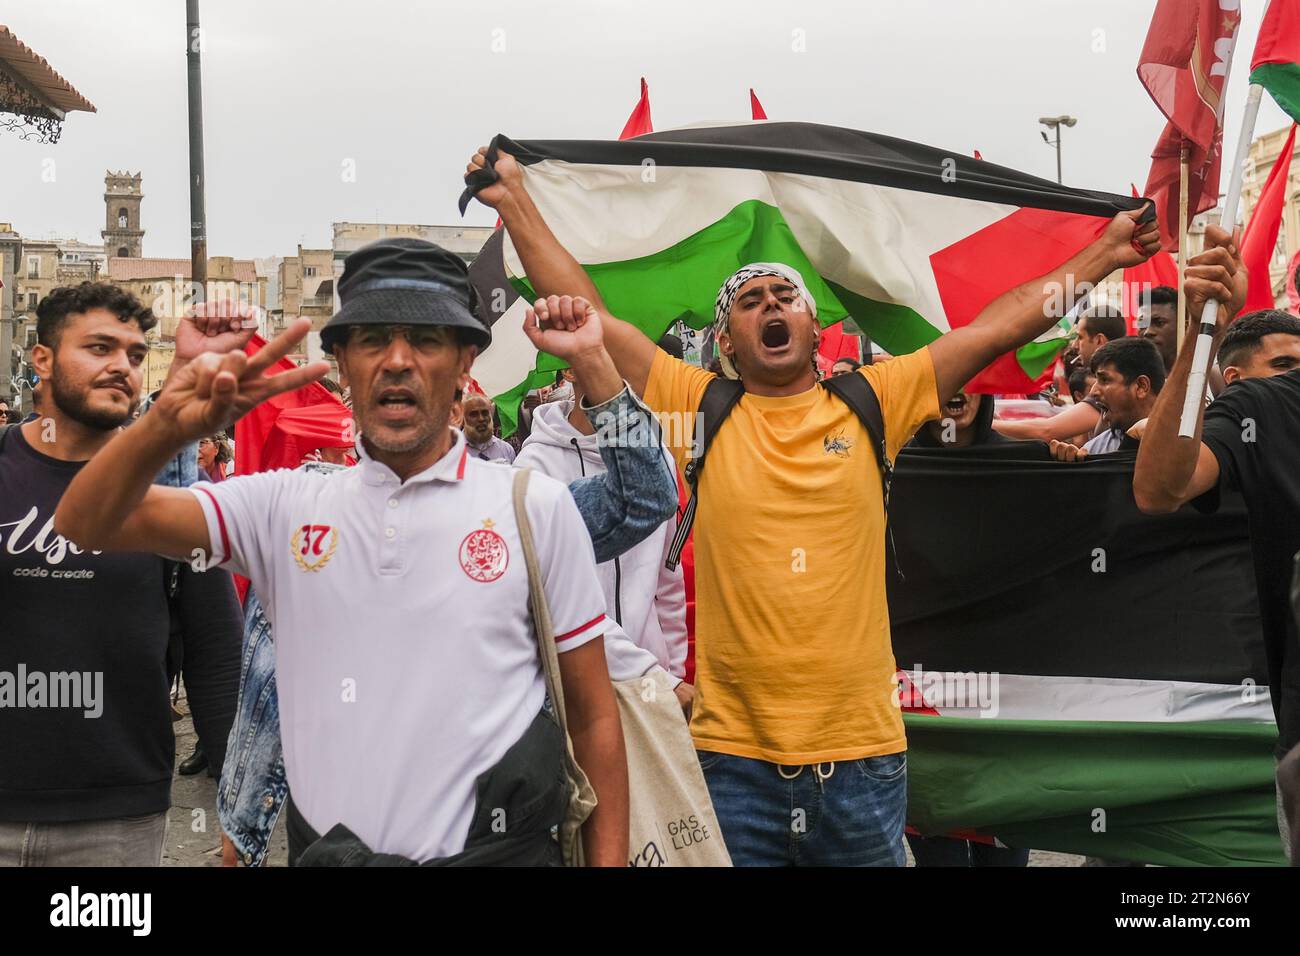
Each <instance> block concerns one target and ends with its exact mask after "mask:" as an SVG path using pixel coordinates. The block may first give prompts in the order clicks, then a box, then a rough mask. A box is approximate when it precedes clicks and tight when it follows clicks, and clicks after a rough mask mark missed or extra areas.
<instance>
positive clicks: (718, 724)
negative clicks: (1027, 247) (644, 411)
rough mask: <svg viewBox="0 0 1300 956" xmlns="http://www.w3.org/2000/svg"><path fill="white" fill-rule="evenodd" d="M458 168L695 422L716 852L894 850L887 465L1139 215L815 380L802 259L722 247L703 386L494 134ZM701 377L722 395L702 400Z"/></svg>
mask: <svg viewBox="0 0 1300 956" xmlns="http://www.w3.org/2000/svg"><path fill="white" fill-rule="evenodd" d="M466 177H467V180H468V181H469V182H470V183H471V185H472V187H473V188H475V189H476V190H477V196H478V198H479V200H480V201H482V202H483V203H484V204H486V205H488V206H491V207H493V208H495V209H496V210H497V212H498V214H499V215H500V216H501V220H502V222H503V223H504V225H505V228H506V229H507V230H508V232H509V235H510V239H511V241H512V243H513V244H514V248H515V251H516V252H517V253H518V255H519V258H520V260H521V261H522V264H523V269H524V273H525V274H526V275H527V276H528V280H529V282H530V283H531V284H532V286H533V288H534V289H536V290H537V292H538V294H539V295H559V296H564V295H573V296H581V297H583V298H584V299H585V300H586V301H589V302H591V303H592V304H593V306H594V308H595V309H598V310H601V312H602V314H601V326H602V329H603V331H604V334H605V342H606V346H607V348H608V349H609V352H610V354H611V355H612V356H613V357H614V361H615V363H616V364H617V365H618V368H619V371H620V372H621V373H622V375H623V376H624V378H625V379H626V380H627V381H628V383H629V384H630V385H631V387H632V388H633V390H634V391H637V392H638V393H640V394H642V395H644V397H645V400H646V404H648V405H649V406H650V407H651V408H652V409H654V410H655V411H656V412H657V413H660V414H661V415H668V416H671V418H673V419H675V420H680V421H682V422H685V423H687V425H688V426H690V425H694V426H696V427H694V428H689V427H688V428H687V429H683V430H681V431H685V432H686V433H685V434H680V433H679V434H678V435H676V436H674V437H675V439H677V440H676V441H675V442H674V445H673V447H672V448H671V449H670V450H671V451H672V452H673V454H674V456H675V457H676V459H677V463H678V465H679V467H682V468H683V469H684V470H686V466H687V465H688V464H691V465H692V467H691V468H690V469H689V470H687V475H688V477H692V476H698V478H699V480H698V485H697V494H698V498H697V499H695V498H693V499H692V503H691V504H689V505H688V506H687V515H686V516H684V519H683V521H684V523H686V522H687V521H688V519H689V517H690V516H691V515H693V514H694V512H695V510H697V509H698V512H699V516H700V521H699V524H698V526H697V527H696V529H695V561H696V564H695V572H696V582H695V584H696V619H695V620H696V679H697V681H696V694H695V701H694V708H693V712H692V716H691V733H692V736H693V737H694V740H695V745H696V748H697V750H698V752H699V756H700V764H701V768H702V769H703V770H704V776H705V780H706V782H707V783H708V786H709V793H710V795H711V797H712V798H713V805H714V809H715V810H716V811H717V814H718V822H719V824H720V826H721V828H722V833H723V837H724V838H725V840H726V842H727V849H728V850H729V851H730V853H731V857H732V860H733V861H734V862H735V863H736V864H737V865H791V864H797V865H813V866H817V865H830V866H848V865H867V866H872V865H884V866H889V865H895V866H901V865H902V864H903V862H904V859H905V854H904V850H903V826H904V818H905V816H906V810H907V762H906V747H907V742H906V738H905V735H904V731H903V721H902V717H901V714H900V711H899V706H898V694H897V678H896V673H897V670H896V667H895V663H894V656H893V652H892V648H891V646H890V636H889V612H888V606H887V604H886V600H885V573H886V537H887V535H886V513H885V505H886V502H887V500H888V499H887V495H886V493H885V488H886V487H887V481H888V477H889V474H890V470H891V467H892V466H891V465H890V462H892V460H893V458H894V457H895V456H896V455H897V453H898V449H899V448H901V447H902V446H903V445H904V444H905V443H906V442H907V440H908V439H909V438H911V437H912V435H913V434H914V433H915V432H916V430H917V429H918V428H919V427H920V426H921V424H922V423H923V422H925V421H928V420H929V419H932V418H937V417H938V415H939V408H940V406H941V405H942V404H943V403H944V402H945V401H946V400H947V399H948V398H949V397H950V396H952V395H953V394H955V393H956V392H957V391H958V390H959V389H961V388H962V387H963V386H964V385H965V384H966V382H967V381H969V380H970V379H971V378H972V377H973V376H974V375H975V374H976V373H977V372H978V371H979V370H980V369H982V368H983V367H984V366H986V365H988V364H989V363H990V362H992V361H993V360H994V359H996V358H997V357H998V356H999V355H1001V354H1003V353H1005V352H1008V351H1010V350H1011V349H1014V348H1016V347H1017V346H1019V345H1021V344H1023V343H1025V342H1029V341H1031V340H1033V339H1034V338H1035V337H1036V336H1037V335H1039V334H1041V333H1043V332H1045V331H1047V330H1048V329H1049V328H1051V327H1052V326H1053V325H1054V324H1055V322H1056V320H1057V319H1058V318H1059V316H1057V315H1055V314H1054V313H1053V309H1052V307H1051V302H1052V294H1053V292H1056V291H1059V290H1060V289H1061V288H1066V287H1067V282H1066V278H1067V276H1070V277H1071V281H1072V282H1073V284H1074V285H1076V286H1077V285H1078V284H1079V283H1080V282H1082V281H1087V282H1089V283H1096V282H1098V281H1100V280H1101V279H1102V278H1104V277H1105V276H1106V275H1108V274H1109V273H1110V272H1111V271H1113V270H1114V269H1116V268H1121V267H1123V266H1125V265H1127V264H1135V263H1137V262H1141V261H1144V260H1145V259H1147V258H1148V257H1149V256H1150V255H1151V254H1152V253H1154V251H1155V249H1156V244H1157V242H1158V239H1157V236H1156V230H1155V225H1154V223H1152V224H1151V225H1150V226H1141V225H1138V224H1137V223H1136V222H1135V218H1136V217H1135V216H1134V215H1130V214H1127V213H1126V214H1121V215H1119V216H1117V217H1116V218H1115V219H1114V220H1113V221H1112V222H1111V223H1110V224H1109V226H1108V227H1107V228H1106V230H1105V232H1104V233H1103V234H1102V235H1101V236H1100V237H1099V238H1098V240H1097V241H1096V242H1094V243H1093V244H1092V245H1091V246H1089V247H1088V248H1087V249H1085V250H1084V251H1083V252H1081V253H1079V254H1078V255H1077V256H1075V257H1074V258H1073V259H1071V260H1069V261H1068V262H1065V263H1063V264H1062V265H1061V266H1060V268H1058V269H1057V270H1056V271H1055V272H1053V273H1052V274H1050V275H1046V276H1043V277H1041V278H1039V279H1036V280H1033V281H1031V282H1027V283H1025V284H1023V285H1021V286H1019V287H1017V288H1015V289H1012V290H1010V291H1009V292H1007V293H1005V294H1003V295H1002V296H1000V297H999V298H997V299H996V300H994V301H993V302H992V303H990V304H989V305H988V306H987V307H986V308H985V309H984V310H983V312H981V313H980V315H979V316H978V317H977V318H976V319H975V320H974V321H973V322H971V323H970V324H969V325H966V326H964V327H962V328H959V329H955V330H953V331H952V332H949V333H948V334H947V335H944V336H942V337H941V338H939V339H938V340H936V341H935V342H932V343H931V344H930V345H929V346H927V347H926V348H923V349H920V350H918V351H916V352H914V353H912V354H910V355H905V356H900V357H898V358H895V359H892V360H891V361H889V362H886V363H883V364H876V365H868V366H864V367H862V368H861V369H859V370H858V371H857V372H856V373H854V374H855V375H856V376H858V379H859V381H858V382H857V383H856V384H855V385H852V386H849V387H848V388H847V389H840V388H835V389H834V390H832V389H831V388H827V387H822V386H819V385H818V382H817V375H816V367H815V365H814V357H815V355H816V352H817V342H818V337H819V336H820V334H821V327H820V325H819V323H818V322H817V321H816V315H817V303H816V302H815V301H814V300H813V297H812V296H811V295H810V294H809V291H808V289H807V286H806V284H805V282H804V278H803V276H801V275H800V274H799V272H798V270H796V269H794V268H793V267H791V266H790V265H788V264H786V263H779V262H777V263H772V262H758V263H751V264H744V263H737V266H738V267H739V268H738V269H737V271H736V272H734V273H733V274H732V275H731V276H730V277H726V276H719V277H718V279H719V281H721V282H722V286H721V288H720V289H719V291H718V295H717V299H716V302H715V322H714V335H715V340H716V342H717V347H718V354H719V357H720V358H721V360H722V367H723V373H724V375H725V376H726V377H727V378H728V379H731V380H733V381H738V382H739V383H740V386H739V387H737V386H727V385H725V384H724V386H723V387H724V388H725V389H726V391H719V389H718V387H717V386H716V384H715V383H714V378H715V377H714V376H713V375H710V374H709V373H707V372H705V371H703V370H702V369H698V368H694V367H692V366H689V365H687V364H685V363H684V362H681V361H679V360H676V359H673V358H670V357H669V356H667V355H665V354H664V353H662V352H660V351H659V350H658V349H656V348H655V345H654V342H653V341H652V340H651V339H649V338H647V337H646V336H645V335H644V334H642V332H641V331H640V330H639V329H637V328H636V327H634V326H632V325H630V324H628V323H625V322H622V321H619V320H618V319H615V318H613V317H611V316H609V315H608V314H606V313H605V312H604V307H603V303H602V302H601V299H600V295H599V293H598V292H597V290H596V287H595V285H594V284H593V282H592V280H591V278H590V276H588V274H587V273H586V271H584V270H583V268H582V266H581V265H579V263H578V262H577V261H576V260H575V259H574V257H573V256H572V255H570V254H569V253H568V252H567V251H566V250H565V249H564V247H563V246H562V245H561V244H560V242H559V241H558V240H557V239H556V237H555V235H554V234H553V233H552V232H551V230H550V228H549V226H548V225H547V224H546V221H545V220H544V219H543V217H542V215H541V213H540V212H539V210H538V208H537V206H536V204H535V203H534V202H533V201H532V199H531V197H530V196H529V195H528V191H527V189H526V188H525V184H524V174H523V172H522V170H521V169H520V167H519V165H518V164H517V163H516V162H515V161H514V159H513V158H512V157H510V156H509V155H508V154H504V153H500V152H498V154H497V156H496V158H495V160H494V162H493V163H492V164H491V168H489V162H488V158H487V150H486V149H481V150H479V151H478V153H477V154H476V155H475V156H473V157H471V159H470V162H469V164H468V166H467V167H466ZM665 281H669V282H671V281H672V280H671V277H668V278H667V279H666V280H665ZM670 318H671V316H665V317H664V323H665V325H666V324H667V322H668V320H669V319H670ZM849 378H850V376H841V379H849ZM861 380H865V384H866V385H867V386H869V389H858V388H857V386H858V385H861V384H863V383H862V381H861ZM835 381H839V380H835ZM864 391H865V392H867V393H868V394H869V395H870V396H871V398H870V400H863V401H861V402H860V407H861V408H862V409H864V410H865V411H860V410H859V407H851V406H850V404H849V399H848V398H847V397H845V396H846V395H849V394H850V393H854V394H856V395H858V396H860V395H861V394H862V392H864ZM706 392H711V394H713V395H719V394H722V395H727V394H730V395H731V396H732V398H733V401H732V403H731V404H730V405H727V406H725V407H723V406H721V405H718V406H714V405H711V404H709V403H708V402H706V401H705V393H706ZM873 405H874V406H875V421H874V422H872V426H873V427H869V426H868V424H867V423H868V421H869V420H870V419H871V416H870V411H869V409H870V408H871V407H872V406H873ZM714 407H718V408H719V409H720V414H719V413H718V412H712V411H711V409H712V408H714ZM711 416H712V417H711ZM724 419H725V420H724ZM873 428H874V430H873ZM711 429H716V435H715V436H714V438H713V442H712V450H711V451H709V452H708V461H709V463H710V464H709V466H708V471H707V477H703V473H702V471H700V470H699V466H698V464H697V463H694V462H692V457H693V455H692V452H693V449H692V446H693V444H694V443H695V442H696V441H697V440H698V439H699V438H700V437H701V433H702V434H703V435H704V436H705V438H704V442H701V446H705V445H707V443H708V441H709V436H710V435H711V434H712V433H711ZM880 433H883V434H880ZM845 593H853V594H857V595H860V596H861V601H860V611H859V613H858V614H856V615H855V616H853V617H851V618H849V619H847V620H844V621H838V620H837V621H834V622H828V621H827V619H826V617H825V609H826V608H827V607H831V606H835V605H837V604H838V603H840V602H841V600H842V595H843V594H845Z"/></svg>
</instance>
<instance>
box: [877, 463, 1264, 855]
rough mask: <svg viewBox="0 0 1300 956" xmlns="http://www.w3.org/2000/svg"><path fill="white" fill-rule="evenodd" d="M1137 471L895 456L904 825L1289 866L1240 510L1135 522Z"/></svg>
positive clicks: (1127, 466)
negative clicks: (904, 755) (902, 577)
mask: <svg viewBox="0 0 1300 956" xmlns="http://www.w3.org/2000/svg"><path fill="white" fill-rule="evenodd" d="M1133 463H1134V456H1133V455H1132V454H1131V453H1119V454H1115V455H1108V456H1104V457H1100V458H1094V459H1090V460H1088V461H1086V462H1082V463H1076V464H1071V465H1063V464H1061V463H1059V462H1055V461H1052V460H1050V457H1049V456H1048V454H1047V452H1046V449H1045V447H1044V446H1043V445H1042V444H1041V443H1037V442H1014V443H1009V444H1003V445H994V446H983V447H980V446H974V447H971V448H965V449H960V448H959V449H936V450H928V449H927V450H907V451H904V452H903V453H902V454H901V455H899V457H898V461H897V463H896V471H895V478H894V484H893V491H892V495H891V500H890V527H891V529H892V530H893V533H894V537H895V544H896V546H897V552H898V562H899V565H900V567H901V569H902V571H903V573H904V575H905V580H904V581H902V582H901V583H898V582H893V583H892V584H891V593H890V601H889V603H890V617H891V621H892V635H893V644H894V653H895V658H896V660H897V663H898V667H899V669H900V671H901V674H902V679H901V685H902V693H901V703H902V705H903V706H904V707H905V708H907V710H906V712H905V713H904V723H905V725H906V727H907V737H908V791H909V804H908V822H909V824H910V825H911V826H913V827H914V828H915V829H917V830H918V831H920V832H921V833H923V834H925V835H927V836H928V835H936V834H943V833H953V832H957V831H968V832H970V831H973V833H974V834H975V835H978V836H983V837H996V838H997V839H999V840H1001V841H1002V842H1003V843H1005V844H1007V845H1008V846H1016V847H1034V848H1038V849H1045V850H1057V851H1061V852H1068V853H1080V854H1087V855H1092V856H1099V857H1104V858H1108V859H1116V860H1130V861H1134V862H1144V863H1153V864H1161V865H1215V866H1222V865H1238V864H1249V865H1271V864H1278V865H1280V864H1283V863H1284V860H1283V858H1282V850H1281V841H1280V839H1279V837H1278V830H1277V810H1276V796H1275V792H1274V784H1273V774H1274V747H1275V744H1276V742H1277V727H1276V725H1275V721H1274V710H1273V707H1272V703H1271V700H1270V695H1269V689H1268V676H1267V675H1268V669H1267V664H1266V656H1265V648H1264V644H1263V636H1262V631H1261V627H1260V618H1259V610H1258V602H1257V599H1256V588H1255V579H1254V571H1253V564H1252V560H1251V553H1250V543H1249V532H1248V529H1247V524H1246V515H1245V507H1244V504H1243V503H1242V501H1241V499H1240V498H1239V497H1238V498H1235V499H1230V498H1228V497H1225V499H1224V503H1223V506H1222V507H1221V509H1220V511H1219V512H1218V513H1216V514H1214V515H1201V514H1198V513H1196V512H1195V511H1193V510H1191V509H1190V508H1184V509H1182V510H1181V511H1179V512H1177V513H1176V514H1173V515H1165V516H1159V517H1150V516H1147V515H1143V514H1142V513H1141V512H1139V511H1138V510H1137V508H1136V506H1135V505H1134V503H1133V493H1132V482H1133ZM1008 516H1014V519H1013V520H1008ZM953 541H959V542H961V547H959V548H954V547H952V546H951V544H950V543H951V542H953Z"/></svg>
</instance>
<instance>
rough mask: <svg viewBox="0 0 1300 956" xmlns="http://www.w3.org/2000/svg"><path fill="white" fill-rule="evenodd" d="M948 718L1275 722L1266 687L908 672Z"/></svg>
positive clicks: (912, 680)
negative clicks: (918, 677) (918, 676)
mask: <svg viewBox="0 0 1300 956" xmlns="http://www.w3.org/2000/svg"><path fill="white" fill-rule="evenodd" d="M903 673H904V674H906V675H907V678H908V680H910V681H911V682H912V684H913V686H914V687H915V688H916V689H917V690H918V691H920V692H921V694H922V695H923V696H924V698H925V701H926V706H928V707H932V708H933V709H935V710H937V711H938V712H939V713H940V714H941V715H942V716H944V717H969V718H978V717H986V718H993V717H996V718H999V719H1001V720H1084V721H1095V722H1101V721H1137V722H1157V723H1165V722H1185V721H1197V720H1243V721H1251V722H1259V723H1273V706H1272V703H1271V698H1270V696H1269V692H1268V687H1267V686H1256V685H1254V684H1249V685H1246V684H1199V683H1192V682H1190V681H1175V680H1135V679H1124V678H1117V677H1043V676H1036V675H1025V674H992V673H987V672H978V671H976V672H970V673H954V672H944V671H931V670H926V669H924V668H922V669H921V670H920V671H919V674H920V680H919V681H918V680H917V675H918V671H917V670H915V669H913V670H905V671H903Z"/></svg>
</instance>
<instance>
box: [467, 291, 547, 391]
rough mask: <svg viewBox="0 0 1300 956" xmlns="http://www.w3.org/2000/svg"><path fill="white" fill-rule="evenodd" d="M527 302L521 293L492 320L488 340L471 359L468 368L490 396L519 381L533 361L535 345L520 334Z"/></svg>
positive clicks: (532, 364) (507, 388) (535, 356)
mask: <svg viewBox="0 0 1300 956" xmlns="http://www.w3.org/2000/svg"><path fill="white" fill-rule="evenodd" d="M528 306H529V303H528V301H527V300H526V299H524V298H523V297H522V296H521V297H520V298H518V299H516V300H515V301H514V304H513V305H511V306H510V308H508V309H506V311H505V313H504V314H503V315H502V316H501V317H500V318H498V319H497V320H496V321H495V322H493V323H492V344H491V345H490V346H489V347H488V350H487V351H486V352H484V353H483V354H482V355H480V356H478V357H477V358H476V359H475V360H474V367H473V368H472V369H471V370H470V374H471V375H473V376H474V379H475V381H477V382H478V384H479V387H480V388H482V389H483V391H484V392H485V393H486V394H488V395H490V396H492V397H493V398H495V397H496V396H498V395H503V394H505V393H506V392H508V391H510V390H511V389H512V388H514V387H515V386H516V385H518V384H519V383H520V382H522V381H523V380H524V379H525V378H526V377H527V376H528V373H529V372H531V371H532V370H533V366H534V365H536V364H537V349H535V348H533V343H532V342H530V341H528V336H526V335H524V313H525V312H526V311H527V310H528Z"/></svg>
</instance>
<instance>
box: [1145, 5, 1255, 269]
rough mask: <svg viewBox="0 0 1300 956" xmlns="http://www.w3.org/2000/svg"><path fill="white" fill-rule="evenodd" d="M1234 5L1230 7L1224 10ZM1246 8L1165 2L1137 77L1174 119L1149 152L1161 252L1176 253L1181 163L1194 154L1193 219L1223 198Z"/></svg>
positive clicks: (1190, 187) (1157, 14) (1190, 174)
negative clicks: (1228, 121)
mask: <svg viewBox="0 0 1300 956" xmlns="http://www.w3.org/2000/svg"><path fill="white" fill-rule="evenodd" d="M1225 6H1230V7H1231V9H1222V7H1225ZM1240 23H1241V11H1240V9H1239V3H1238V2H1237V0H1159V2H1158V3H1157V5H1156V10H1155V14H1154V15H1153V16H1152V18H1151V27H1150V30H1149V31H1148V32H1147V39H1146V43H1145V44H1144V45H1143V47H1142V55H1141V56H1140V57H1139V58H1138V67H1137V73H1138V79H1139V80H1141V82H1142V85H1143V86H1144V87H1146V90H1147V92H1148V93H1150V94H1151V99H1153V100H1154V101H1155V104H1156V106H1158V107H1159V108H1160V111H1161V112H1162V113H1164V114H1165V116H1166V117H1167V119H1168V122H1167V123H1166V124H1165V128H1164V132H1162V133H1161V135H1160V139H1159V141H1158V142H1157V143H1156V148H1155V149H1154V150H1153V151H1152V153H1151V159H1152V163H1151V173H1150V175H1149V176H1148V177H1147V185H1146V189H1145V190H1143V193H1144V195H1146V196H1149V197H1150V198H1151V199H1153V200H1155V202H1156V211H1157V212H1158V213H1159V216H1160V238H1161V248H1163V249H1164V250H1165V251H1167V252H1173V251H1175V250H1176V249H1177V248H1178V192H1179V182H1178V180H1179V159H1180V155H1181V152H1182V147H1183V146H1184V145H1186V146H1187V147H1188V148H1189V150H1190V154H1189V156H1188V186H1187V201H1188V206H1187V209H1188V218H1190V217H1192V216H1194V215H1196V214H1197V213H1199V212H1204V211H1205V210H1207V209H1211V208H1213V207H1214V204H1215V203H1216V202H1218V199H1219V166H1220V161H1221V159H1222V153H1223V87H1224V83H1225V82H1226V81H1227V78H1228V68H1229V66H1230V65H1231V63H1232V51H1233V48H1234V46H1235V45H1236V41H1237V27H1238V26H1239V25H1240Z"/></svg>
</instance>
